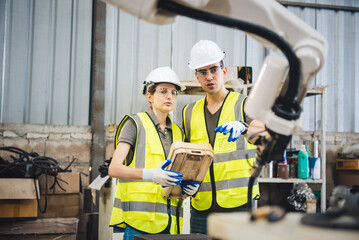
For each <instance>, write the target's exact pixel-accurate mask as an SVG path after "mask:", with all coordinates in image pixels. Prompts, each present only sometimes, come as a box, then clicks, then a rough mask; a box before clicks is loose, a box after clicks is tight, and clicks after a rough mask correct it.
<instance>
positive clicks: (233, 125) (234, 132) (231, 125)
mask: <svg viewBox="0 0 359 240" xmlns="http://www.w3.org/2000/svg"><path fill="white" fill-rule="evenodd" d="M247 130H248V124H246V123H245V122H242V121H233V122H225V123H224V124H223V125H221V126H218V127H216V128H215V129H213V131H214V132H221V133H223V134H224V135H227V134H228V133H229V132H230V133H231V134H230V135H229V137H228V142H234V141H236V140H237V139H238V138H239V137H240V136H241V135H242V134H245V133H246V132H247Z"/></svg>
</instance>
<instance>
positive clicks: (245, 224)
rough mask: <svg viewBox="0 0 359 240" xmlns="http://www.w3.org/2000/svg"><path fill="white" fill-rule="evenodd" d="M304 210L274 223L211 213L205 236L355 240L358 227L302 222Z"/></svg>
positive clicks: (227, 239)
mask: <svg viewBox="0 0 359 240" xmlns="http://www.w3.org/2000/svg"><path fill="white" fill-rule="evenodd" d="M303 215H304V213H287V214H286V216H285V217H284V218H283V219H282V220H280V221H277V222H268V221H266V220H264V219H261V220H257V221H254V222H252V221H251V220H250V214H249V213H247V212H241V213H239V212H238V213H214V214H212V215H210V216H209V218H208V235H209V236H210V237H212V238H215V239H220V240H240V239H245V240H248V239H266V240H289V239H290V240H318V239H323V240H338V239H345V240H358V239H359V229H358V230H357V231H355V230H339V229H329V228H320V227H314V226H313V227H312V226H307V225H303V224H301V223H300V220H301V218H302V216H303Z"/></svg>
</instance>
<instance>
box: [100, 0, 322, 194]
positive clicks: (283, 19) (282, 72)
mask: <svg viewBox="0 0 359 240" xmlns="http://www.w3.org/2000/svg"><path fill="white" fill-rule="evenodd" d="M102 1H105V2H108V3H110V4H112V5H114V6H116V7H118V8H120V9H122V10H124V11H126V12H128V13H130V14H132V15H134V16H136V17H138V18H140V19H144V20H146V21H148V22H151V23H154V24H169V23H173V22H174V21H175V18H176V16H177V15H182V16H187V17H190V18H194V19H197V20H202V21H206V22H210V23H214V24H218V25H222V26H226V27H231V28H237V29H239V30H242V31H245V32H246V33H248V34H249V35H251V36H252V37H253V38H255V39H256V40H258V41H259V42H260V43H261V44H263V45H264V46H265V47H267V48H270V49H272V50H276V49H279V50H281V51H282V53H283V54H284V56H285V57H281V56H267V57H266V59H265V60H264V63H263V65H262V68H261V70H260V72H259V76H258V79H257V80H256V82H255V85H254V87H253V89H252V90H251V92H250V94H249V96H248V99H247V101H246V105H245V111H246V113H247V114H248V115H249V116H250V117H251V118H253V119H258V120H260V121H262V122H264V124H265V126H266V129H267V131H268V135H267V136H265V137H260V138H259V139H258V140H257V141H256V143H255V144H256V145H257V164H258V168H256V169H254V172H253V173H252V178H253V179H251V180H250V184H251V181H254V178H256V177H258V176H259V174H260V171H261V169H262V167H263V166H264V165H265V164H266V163H269V162H270V161H272V160H280V159H281V158H282V157H283V153H284V150H285V149H286V147H287V145H288V143H289V141H290V139H291V136H292V134H293V133H295V132H296V131H297V130H298V129H300V128H301V125H302V118H301V117H300V116H301V106H300V104H301V102H302V100H303V98H304V96H305V94H306V91H307V88H308V85H309V83H310V82H311V81H312V79H313V78H314V76H315V74H316V73H317V72H318V71H319V70H320V69H321V67H322V66H323V63H324V59H325V57H326V56H325V55H326V51H327V42H326V40H325V38H324V37H323V36H322V35H321V34H320V33H318V32H317V31H316V30H314V29H313V28H312V27H310V26H309V25H307V24H306V23H305V22H303V21H302V20H301V19H300V18H298V17H297V16H295V15H294V14H292V13H291V12H289V11H288V10H287V9H286V8H285V7H283V6H282V5H280V4H279V3H278V2H277V1H275V0H265V1H263V0H241V1H238V0H172V1H171V0H132V1H126V0H102ZM248 195H250V194H248ZM248 199H251V196H248Z"/></svg>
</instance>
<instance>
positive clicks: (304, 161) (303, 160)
mask: <svg viewBox="0 0 359 240" xmlns="http://www.w3.org/2000/svg"><path fill="white" fill-rule="evenodd" d="M298 177H299V178H302V179H307V178H308V177H309V154H308V152H307V150H306V148H305V145H302V146H301V147H300V150H299V153H298Z"/></svg>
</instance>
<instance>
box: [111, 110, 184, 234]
mask: <svg viewBox="0 0 359 240" xmlns="http://www.w3.org/2000/svg"><path fill="white" fill-rule="evenodd" d="M128 118H132V119H133V121H134V123H135V125H136V128H137V138H136V143H135V148H134V156H133V159H132V161H131V162H130V163H129V162H128V159H125V161H126V163H127V164H128V163H129V165H128V166H129V167H132V168H147V169H153V168H156V167H157V166H158V165H159V164H160V163H161V162H163V161H164V160H166V159H165V152H164V149H163V146H162V143H161V140H160V137H159V135H158V132H157V130H156V127H155V125H154V123H153V121H152V120H151V118H150V117H149V115H148V114H147V113H145V112H143V113H137V114H135V115H132V116H125V117H124V119H123V120H122V121H121V123H120V124H119V126H118V129H117V133H116V137H115V144H116V145H117V140H118V137H119V134H120V132H121V129H122V127H123V125H124V123H125V122H126V120H127V119H128ZM172 136H173V137H172V140H173V142H175V141H182V140H183V134H182V131H181V129H180V128H179V127H178V126H177V125H176V124H174V123H172ZM127 164H126V165H127ZM178 203H179V201H178V200H177V199H171V200H168V199H166V198H163V197H162V186H161V185H158V184H155V183H153V182H143V181H139V180H122V179H118V180H117V186H116V194H115V202H114V207H113V210H112V216H111V221H110V226H117V227H120V228H125V227H126V225H128V226H130V227H132V228H134V229H136V230H139V231H143V232H146V233H153V234H154V233H160V232H162V231H163V230H165V229H166V227H167V226H168V224H169V223H170V224H171V227H170V233H171V234H176V233H178V230H179V229H180V230H182V222H183V208H182V206H181V204H180V205H179V204H178ZM176 215H178V216H176ZM169 216H171V219H169ZM178 224H179V225H180V228H178V226H177V225H178ZM179 232H180V231H179Z"/></svg>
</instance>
